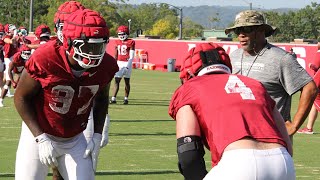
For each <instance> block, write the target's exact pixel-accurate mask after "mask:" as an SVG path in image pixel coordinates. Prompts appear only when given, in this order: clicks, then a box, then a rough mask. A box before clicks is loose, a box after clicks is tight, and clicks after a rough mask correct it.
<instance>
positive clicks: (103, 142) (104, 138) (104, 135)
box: [100, 114, 110, 148]
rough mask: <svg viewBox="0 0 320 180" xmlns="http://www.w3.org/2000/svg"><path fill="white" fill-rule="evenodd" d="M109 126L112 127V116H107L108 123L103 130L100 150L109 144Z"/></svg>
mask: <svg viewBox="0 0 320 180" xmlns="http://www.w3.org/2000/svg"><path fill="white" fill-rule="evenodd" d="M109 126H110V116H109V114H107V115H106V121H105V122H104V126H103V130H102V140H101V143H100V148H103V147H104V146H106V145H107V144H108V143H109Z"/></svg>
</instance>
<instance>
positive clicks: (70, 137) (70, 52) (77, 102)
mask: <svg viewBox="0 0 320 180" xmlns="http://www.w3.org/2000/svg"><path fill="white" fill-rule="evenodd" d="M108 38H109V29H108V27H107V25H106V22H105V20H104V19H103V17H102V16H101V15H100V14H99V13H97V12H95V11H92V10H89V9H84V10H79V11H76V12H74V13H73V14H71V15H70V16H69V17H68V19H67V20H66V21H65V22H64V26H63V46H61V45H60V42H59V41H49V42H47V43H46V44H43V45H42V46H40V47H39V48H38V49H37V50H36V51H35V52H34V54H33V55H32V56H31V57H30V59H29V60H28V61H27V63H26V65H25V69H24V70H23V72H22V75H21V78H20V82H19V84H18V86H17V88H16V94H15V98H14V103H15V106H16V109H17V111H18V113H19V114H20V116H21V118H22V119H23V127H22V132H21V137H20V141H19V146H18V150H17V156H16V168H15V177H16V179H26V180H29V179H45V178H46V175H47V173H48V167H57V168H58V170H59V172H60V173H61V175H62V177H63V178H64V179H77V180H91V179H94V172H95V170H96V166H97V160H98V155H99V150H100V142H101V133H102V129H103V125H104V121H105V116H106V107H107V105H108V97H107V95H106V94H108V89H107V87H108V85H109V83H110V81H112V78H113V76H114V74H115V73H116V72H117V71H118V70H119V68H118V66H117V63H116V60H115V59H114V58H113V57H112V56H111V55H109V54H107V53H105V52H106V51H105V48H106V44H107V42H108ZM92 107H93V115H94V134H93V137H92V139H91V141H90V142H89V143H87V142H86V140H85V137H84V135H83V133H82V131H83V130H84V129H85V128H86V125H87V122H88V116H89V113H90V110H91V108H92ZM26 154H28V156H26Z"/></svg>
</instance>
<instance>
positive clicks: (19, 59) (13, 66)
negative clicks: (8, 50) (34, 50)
mask: <svg viewBox="0 0 320 180" xmlns="http://www.w3.org/2000/svg"><path fill="white" fill-rule="evenodd" d="M30 55H31V49H30V48H28V47H27V46H26V45H22V47H20V49H19V52H17V53H15V54H14V55H13V58H12V61H11V62H10V64H9V71H8V72H9V77H10V80H11V84H12V87H13V88H16V87H17V84H18V82H19V79H20V75H21V73H22V70H23V69H24V65H25V64H26V61H27V60H28V59H29V57H30ZM13 73H15V74H16V75H17V77H16V78H17V79H14V77H13ZM2 98H4V97H2Z"/></svg>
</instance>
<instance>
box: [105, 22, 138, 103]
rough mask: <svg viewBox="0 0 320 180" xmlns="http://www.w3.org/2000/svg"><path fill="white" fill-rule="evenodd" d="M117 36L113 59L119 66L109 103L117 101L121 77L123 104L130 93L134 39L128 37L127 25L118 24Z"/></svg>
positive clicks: (126, 101)
mask: <svg viewBox="0 0 320 180" xmlns="http://www.w3.org/2000/svg"><path fill="white" fill-rule="evenodd" d="M117 32H118V37H119V39H118V40H116V41H115V43H116V47H115V59H117V60H118V61H117V63H118V66H119V71H118V72H117V73H116V75H115V76H114V89H113V95H112V97H111V100H110V104H115V103H117V100H116V97H117V94H118V91H119V86H120V81H121V79H122V77H123V78H124V82H125V92H124V100H123V104H128V103H129V101H128V97H129V93H130V77H131V71H132V61H133V59H134V53H135V41H134V40H133V39H130V38H128V37H129V28H128V26H124V25H122V26H119V27H118V30H117Z"/></svg>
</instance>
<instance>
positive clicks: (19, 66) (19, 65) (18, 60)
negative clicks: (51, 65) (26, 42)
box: [11, 52, 26, 74]
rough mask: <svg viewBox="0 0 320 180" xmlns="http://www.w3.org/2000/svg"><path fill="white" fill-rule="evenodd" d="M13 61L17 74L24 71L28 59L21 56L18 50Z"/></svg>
mask: <svg viewBox="0 0 320 180" xmlns="http://www.w3.org/2000/svg"><path fill="white" fill-rule="evenodd" d="M11 63H12V64H13V72H14V73H16V74H20V73H22V70H23V69H24V65H25V64H26V60H25V59H23V58H22V57H21V52H17V53H15V54H14V55H13V58H12V61H11Z"/></svg>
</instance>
